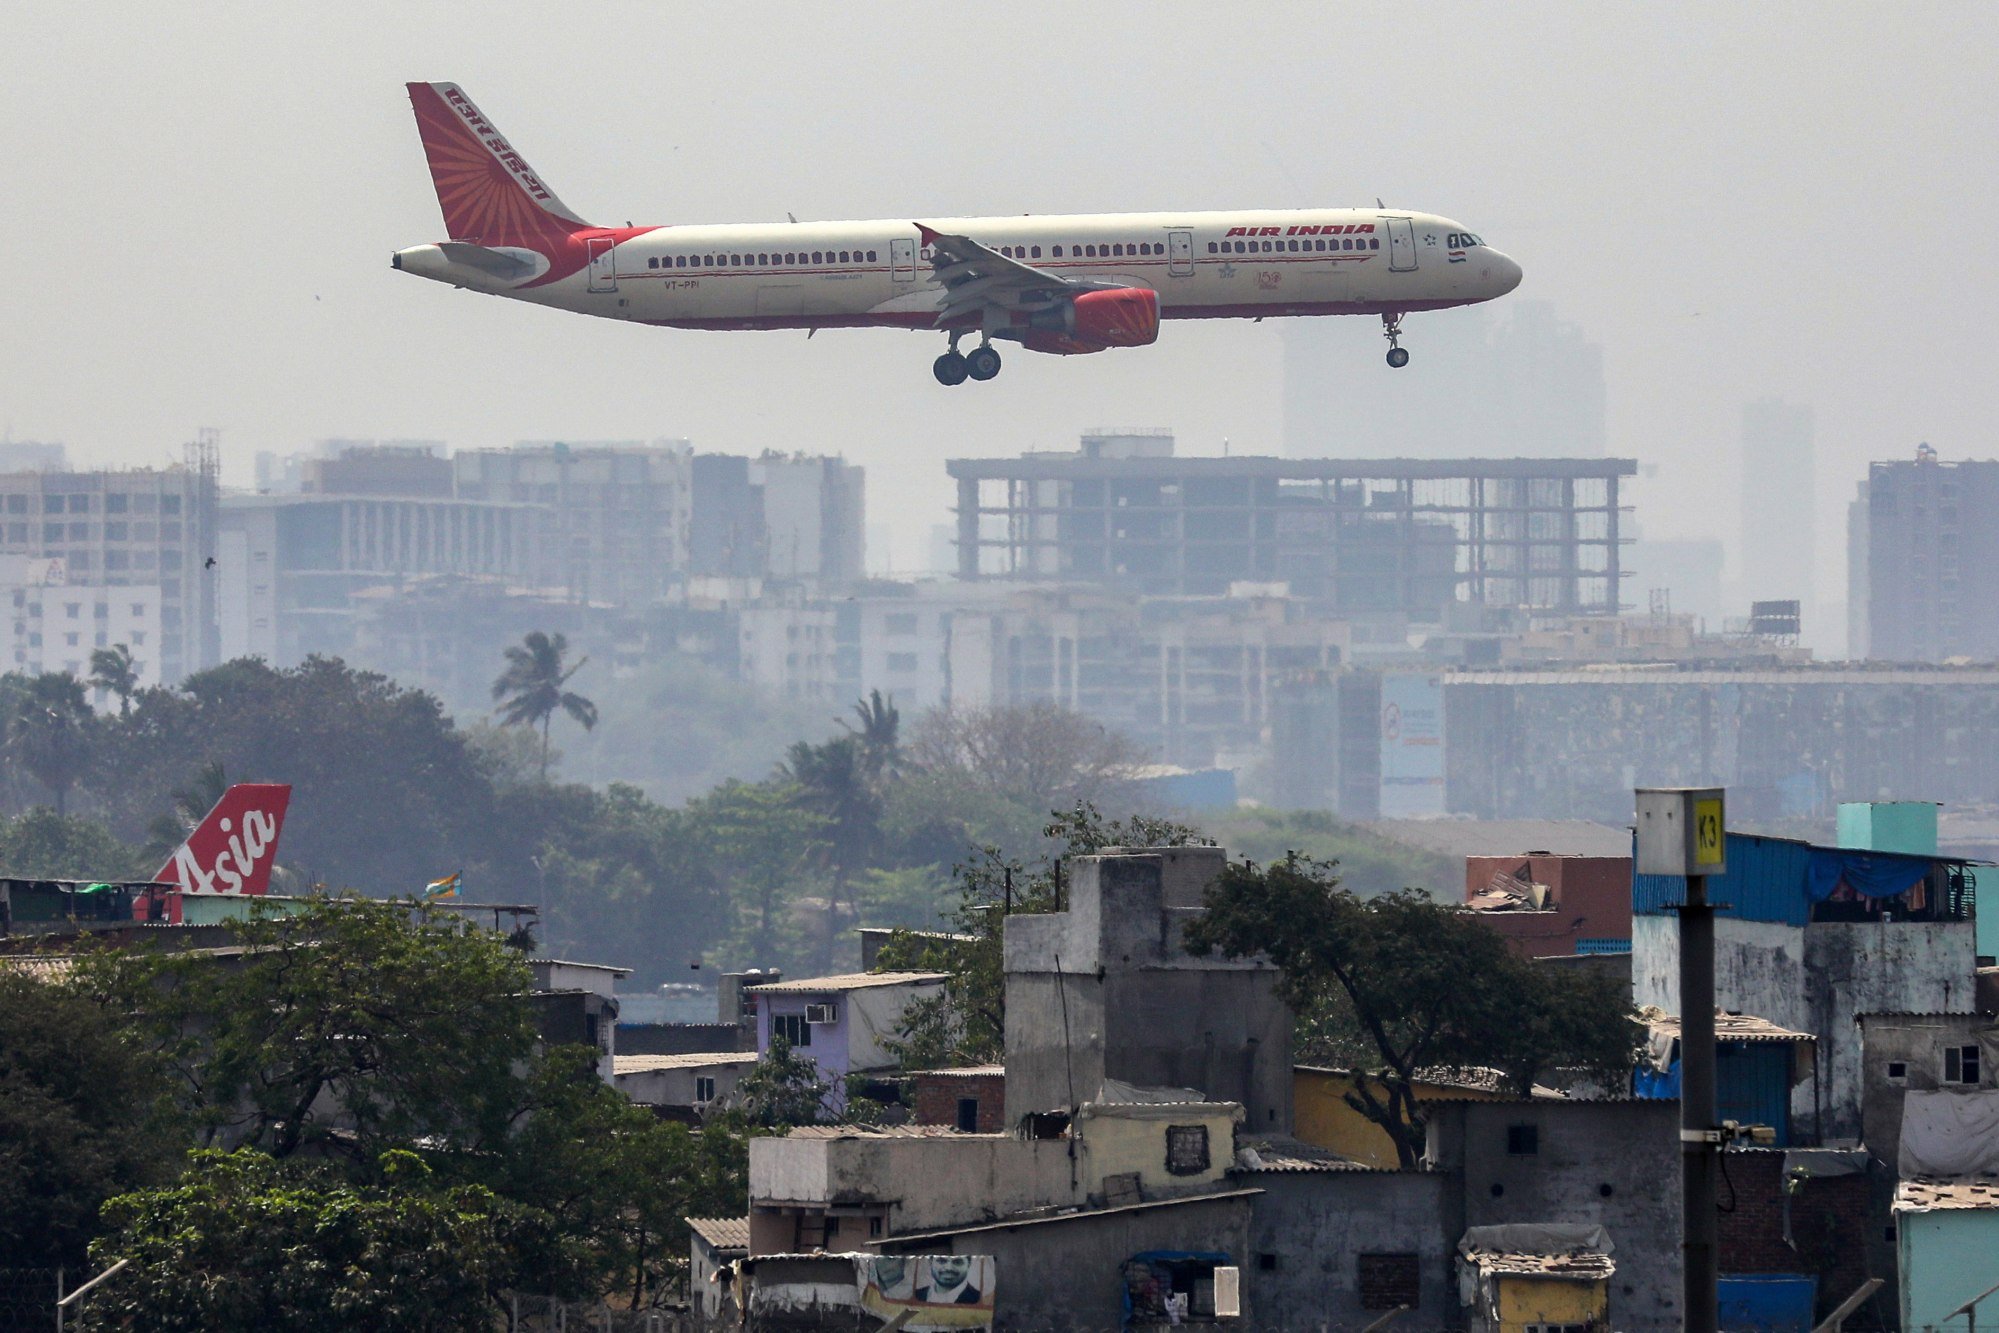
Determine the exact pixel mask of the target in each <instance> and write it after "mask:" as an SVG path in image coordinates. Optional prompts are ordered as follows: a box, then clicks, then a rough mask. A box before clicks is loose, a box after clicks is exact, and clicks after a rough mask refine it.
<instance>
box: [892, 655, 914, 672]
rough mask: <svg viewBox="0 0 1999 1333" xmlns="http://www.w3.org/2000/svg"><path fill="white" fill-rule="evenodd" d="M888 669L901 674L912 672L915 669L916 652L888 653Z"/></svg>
mask: <svg viewBox="0 0 1999 1333" xmlns="http://www.w3.org/2000/svg"><path fill="white" fill-rule="evenodd" d="M888 669H889V670H890V671H892V672H896V673H898V674H903V675H908V674H912V673H914V672H915V670H916V654H915V653H890V654H889V655H888Z"/></svg>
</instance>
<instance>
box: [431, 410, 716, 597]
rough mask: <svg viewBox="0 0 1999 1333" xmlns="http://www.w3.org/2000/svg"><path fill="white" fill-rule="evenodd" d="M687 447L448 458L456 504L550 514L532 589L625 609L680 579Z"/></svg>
mask: <svg viewBox="0 0 1999 1333" xmlns="http://www.w3.org/2000/svg"><path fill="white" fill-rule="evenodd" d="M692 452H693V451H692V450H691V449H690V448H689V446H688V445H687V444H686V443H685V442H684V441H658V442H655V443H653V444H639V443H636V442H628V443H579V444H574V445H572V444H564V443H560V442H544V441H524V442H522V443H521V444H519V445H516V446H515V447H514V448H512V449H473V450H467V451H464V452H461V453H458V454H455V455H453V456H452V459H451V468H452V477H453V486H454V491H455V493H456V495H457V497H458V498H459V499H460V500H469V501H481V502H485V503H488V504H510V505H538V506H541V507H543V508H544V509H546V510H547V511H548V512H549V514H550V515H551V521H552V524H553V531H552V532H551V533H550V536H549V540H548V543H547V546H546V548H545V554H544V556H543V559H542V563H541V565H540V567H539V568H538V569H537V571H536V574H535V576H534V577H533V578H532V579H531V580H530V581H531V582H532V583H534V584H535V585H537V586H541V587H555V588H560V589H562V590H563V591H564V592H566V593H567V594H568V595H569V596H571V597H573V598H580V599H582V600H584V601H595V602H606V603H611V604H614V605H621V606H645V605H649V604H651V603H653V602H658V601H663V600H666V599H667V598H668V597H669V596H671V595H672V594H673V593H674V591H675V590H676V589H677V588H678V587H679V586H680V584H681V583H682V582H683V581H684V580H685V578H686V575H687V571H688V566H689V560H690V555H689V544H688V543H689V537H690V528H691V523H692V505H693V465H692V461H691V460H692Z"/></svg>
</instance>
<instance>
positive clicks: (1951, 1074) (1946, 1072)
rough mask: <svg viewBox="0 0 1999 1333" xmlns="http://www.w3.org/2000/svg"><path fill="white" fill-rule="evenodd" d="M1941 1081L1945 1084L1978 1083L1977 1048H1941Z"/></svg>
mask: <svg viewBox="0 0 1999 1333" xmlns="http://www.w3.org/2000/svg"><path fill="white" fill-rule="evenodd" d="M1943 1081H1944V1082H1946V1083H1973V1084H1975V1083H1977V1082H1978V1047H1976V1046H1946V1047H1944V1048H1943Z"/></svg>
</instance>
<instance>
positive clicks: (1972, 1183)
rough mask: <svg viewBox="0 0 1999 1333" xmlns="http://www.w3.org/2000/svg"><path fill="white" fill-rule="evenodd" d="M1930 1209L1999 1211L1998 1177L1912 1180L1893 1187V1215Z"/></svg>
mask: <svg viewBox="0 0 1999 1333" xmlns="http://www.w3.org/2000/svg"><path fill="white" fill-rule="evenodd" d="M1933 1208H1999V1175H1993V1174H1991V1173H1989V1172H1987V1173H1983V1174H1980V1175H1975V1176H1952V1177H1949V1178H1943V1177H1938V1176H1914V1177H1911V1178H1910V1179H1908V1180H1905V1181H1903V1182H1902V1183H1901V1184H1900V1185H1899V1186H1897V1187H1896V1189H1895V1211H1896V1212H1898V1213H1920V1212H1928V1211H1930V1210H1931V1209H1933Z"/></svg>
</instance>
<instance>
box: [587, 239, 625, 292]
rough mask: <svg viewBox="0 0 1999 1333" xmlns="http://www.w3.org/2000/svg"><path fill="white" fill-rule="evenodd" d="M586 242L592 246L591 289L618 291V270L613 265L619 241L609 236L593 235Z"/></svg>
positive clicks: (594, 290) (595, 290)
mask: <svg viewBox="0 0 1999 1333" xmlns="http://www.w3.org/2000/svg"><path fill="white" fill-rule="evenodd" d="M586 244H587V245H588V246H589V247H590V290H591V291H593V292H615V291H617V290H618V271H617V269H616V268H614V267H612V266H613V264H614V263H616V258H615V256H616V254H617V249H616V247H617V244H618V243H617V242H616V241H614V240H612V239H611V238H610V237H608V236H593V237H591V238H590V239H589V241H588V242H586Z"/></svg>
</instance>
